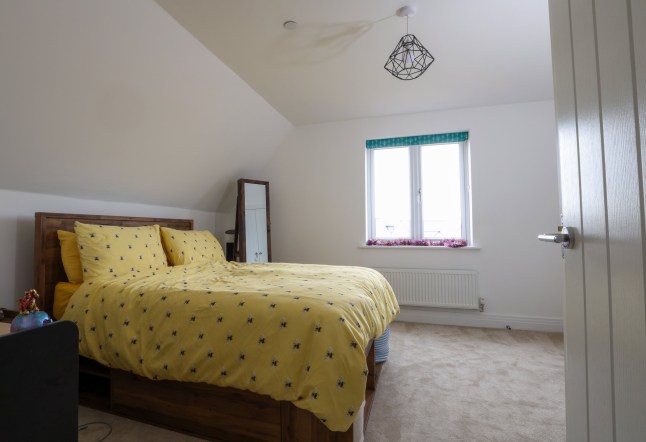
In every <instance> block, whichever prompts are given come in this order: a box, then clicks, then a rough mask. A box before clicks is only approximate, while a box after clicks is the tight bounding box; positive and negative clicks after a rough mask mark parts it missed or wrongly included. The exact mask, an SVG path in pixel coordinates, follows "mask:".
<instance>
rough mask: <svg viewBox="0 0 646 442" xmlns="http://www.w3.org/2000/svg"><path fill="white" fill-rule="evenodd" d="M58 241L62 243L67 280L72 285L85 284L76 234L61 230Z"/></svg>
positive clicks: (62, 256)
mask: <svg viewBox="0 0 646 442" xmlns="http://www.w3.org/2000/svg"><path fill="white" fill-rule="evenodd" d="M58 240H59V241H60V243H61V259H62V260H63V268H64V269H65V274H66V275H67V280H68V281H69V282H71V283H72V284H81V283H82V282H83V267H82V266H81V255H80V254H79V245H78V243H77V241H76V233H74V232H68V231H67V230H59V231H58Z"/></svg>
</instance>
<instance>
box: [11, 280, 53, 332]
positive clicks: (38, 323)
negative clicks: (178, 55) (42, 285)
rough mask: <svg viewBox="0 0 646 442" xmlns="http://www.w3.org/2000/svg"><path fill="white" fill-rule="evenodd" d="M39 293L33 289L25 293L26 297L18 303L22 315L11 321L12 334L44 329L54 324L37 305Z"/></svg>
mask: <svg viewBox="0 0 646 442" xmlns="http://www.w3.org/2000/svg"><path fill="white" fill-rule="evenodd" d="M37 299H38V292H36V290H34V289H31V290H28V291H26V292H25V296H23V297H22V299H20V300H19V301H18V306H19V309H20V313H19V314H18V315H17V316H16V317H15V318H13V321H11V328H10V330H11V331H12V332H15V331H19V330H27V329H29V328H35V327H42V326H43V325H47V324H49V323H51V322H52V320H51V318H50V317H49V315H48V314H47V313H46V312H41V311H40V310H39V309H38V306H37V305H36V300H37Z"/></svg>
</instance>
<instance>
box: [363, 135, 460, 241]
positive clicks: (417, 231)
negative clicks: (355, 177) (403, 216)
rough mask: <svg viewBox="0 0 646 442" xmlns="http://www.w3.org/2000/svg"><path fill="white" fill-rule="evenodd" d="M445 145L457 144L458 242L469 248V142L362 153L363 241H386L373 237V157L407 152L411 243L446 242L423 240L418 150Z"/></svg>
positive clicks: (374, 234)
mask: <svg viewBox="0 0 646 442" xmlns="http://www.w3.org/2000/svg"><path fill="white" fill-rule="evenodd" d="M446 144H459V145H460V148H459V152H460V207H461V212H462V214H461V227H462V228H461V239H464V240H466V241H467V243H468V244H469V245H470V244H471V243H472V238H471V179H470V177H471V174H470V173H469V172H470V156H469V141H468V140H467V141H459V142H449V143H441V144H415V145H408V146H393V147H382V148H378V149H366V169H367V170H366V173H367V189H366V191H367V195H366V202H367V210H366V213H367V217H366V218H367V220H366V221H367V223H366V224H367V233H368V235H367V236H368V238H367V239H387V238H377V237H376V226H375V212H374V207H375V204H374V197H375V196H374V192H373V189H374V172H373V155H374V151H376V150H381V149H397V148H408V149H409V160H410V164H409V168H410V169H409V170H410V185H411V187H410V198H411V238H410V239H412V240H441V239H448V238H424V237H423V235H424V225H423V220H422V213H423V212H422V176H421V170H422V166H421V151H420V148H421V147H422V146H441V145H446Z"/></svg>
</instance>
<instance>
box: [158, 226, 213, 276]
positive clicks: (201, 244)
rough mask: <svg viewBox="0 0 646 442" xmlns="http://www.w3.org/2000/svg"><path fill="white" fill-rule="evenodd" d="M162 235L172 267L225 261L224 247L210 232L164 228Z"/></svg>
mask: <svg viewBox="0 0 646 442" xmlns="http://www.w3.org/2000/svg"><path fill="white" fill-rule="evenodd" d="M161 234H162V240H163V241H164V247H165V248H166V252H167V253H168V260H169V261H170V264H171V265H174V266H178V265H183V264H191V263H198V262H207V261H215V262H224V261H225V258H224V252H223V251H222V246H221V245H220V243H219V242H218V240H217V239H215V236H213V234H212V233H211V232H209V231H208V230H175V229H171V228H168V227H162V228H161Z"/></svg>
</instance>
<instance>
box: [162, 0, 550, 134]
mask: <svg viewBox="0 0 646 442" xmlns="http://www.w3.org/2000/svg"><path fill="white" fill-rule="evenodd" d="M156 1H157V3H158V4H160V5H161V6H162V7H163V8H164V9H166V10H167V11H168V12H169V13H170V14H171V15H172V16H173V17H174V18H175V19H176V20H177V21H178V22H179V23H181V24H182V25H183V26H184V27H185V28H186V29H188V30H189V31H190V32H191V33H192V34H193V35H195V36H196V37H197V38H198V39H199V40H200V41H202V42H203V43H204V44H205V46H206V47H208V48H209V49H210V50H211V51H212V52H213V53H214V54H215V55H217V57H218V58H219V59H220V60H222V61H223V62H224V63H226V64H227V65H228V66H229V67H230V68H231V69H233V70H234V71H235V72H236V74H238V75H239V76H240V77H241V78H242V79H243V80H245V81H246V82H247V83H248V84H249V85H251V87H253V88H254V89H255V90H256V91H257V92H258V93H259V94H260V95H261V96H263V97H264V98H265V99H266V100H267V101H268V102H269V103H271V104H272V106H274V107H275V108H276V109H277V110H278V111H279V112H281V113H282V114H283V115H284V116H285V117H286V118H287V119H289V121H291V122H292V123H294V124H296V125H301V124H309V123H319V122H325V121H338V120H347V119H353V118H362V117H370V116H382V115H392V114H404V113H412V112H421V111H430V110H437V109H450V108H461V107H473V106H483V105H496V104H508V103H516V102H529V101H539V100H548V99H551V98H552V96H553V93H552V67H551V54H550V38H549V13H548V3H547V0H486V1H482V0H419V1H416V2H415V1H411V2H409V3H412V4H415V5H416V6H417V13H416V14H415V15H414V16H413V17H411V18H410V19H409V30H410V32H411V33H412V34H415V35H416V36H417V38H418V39H419V40H420V41H421V42H422V44H424V45H425V47H426V48H427V49H429V51H430V52H431V54H433V56H434V57H435V58H436V61H435V62H434V63H433V64H432V65H431V67H430V68H429V69H428V70H427V71H426V73H424V74H423V75H422V76H421V77H420V78H418V79H416V80H413V81H402V80H398V79H396V78H394V77H392V76H391V75H390V74H389V73H388V72H387V71H386V70H384V69H383V65H384V63H385V61H386V59H387V57H388V55H389V54H390V52H391V51H392V50H393V49H394V47H395V45H396V43H397V42H398V40H399V39H400V38H401V36H402V35H404V34H405V30H406V19H403V18H399V17H396V16H394V13H395V11H396V10H397V8H399V7H400V6H402V5H404V4H406V3H404V2H402V1H392V0H352V1H346V0H324V1H321V0H272V1H257V0H236V1H213V0H181V1H179V0H156ZM286 20H294V21H296V22H298V23H299V27H298V28H297V29H296V30H293V31H288V30H285V29H284V28H283V26H282V24H283V22H284V21H286Z"/></svg>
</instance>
